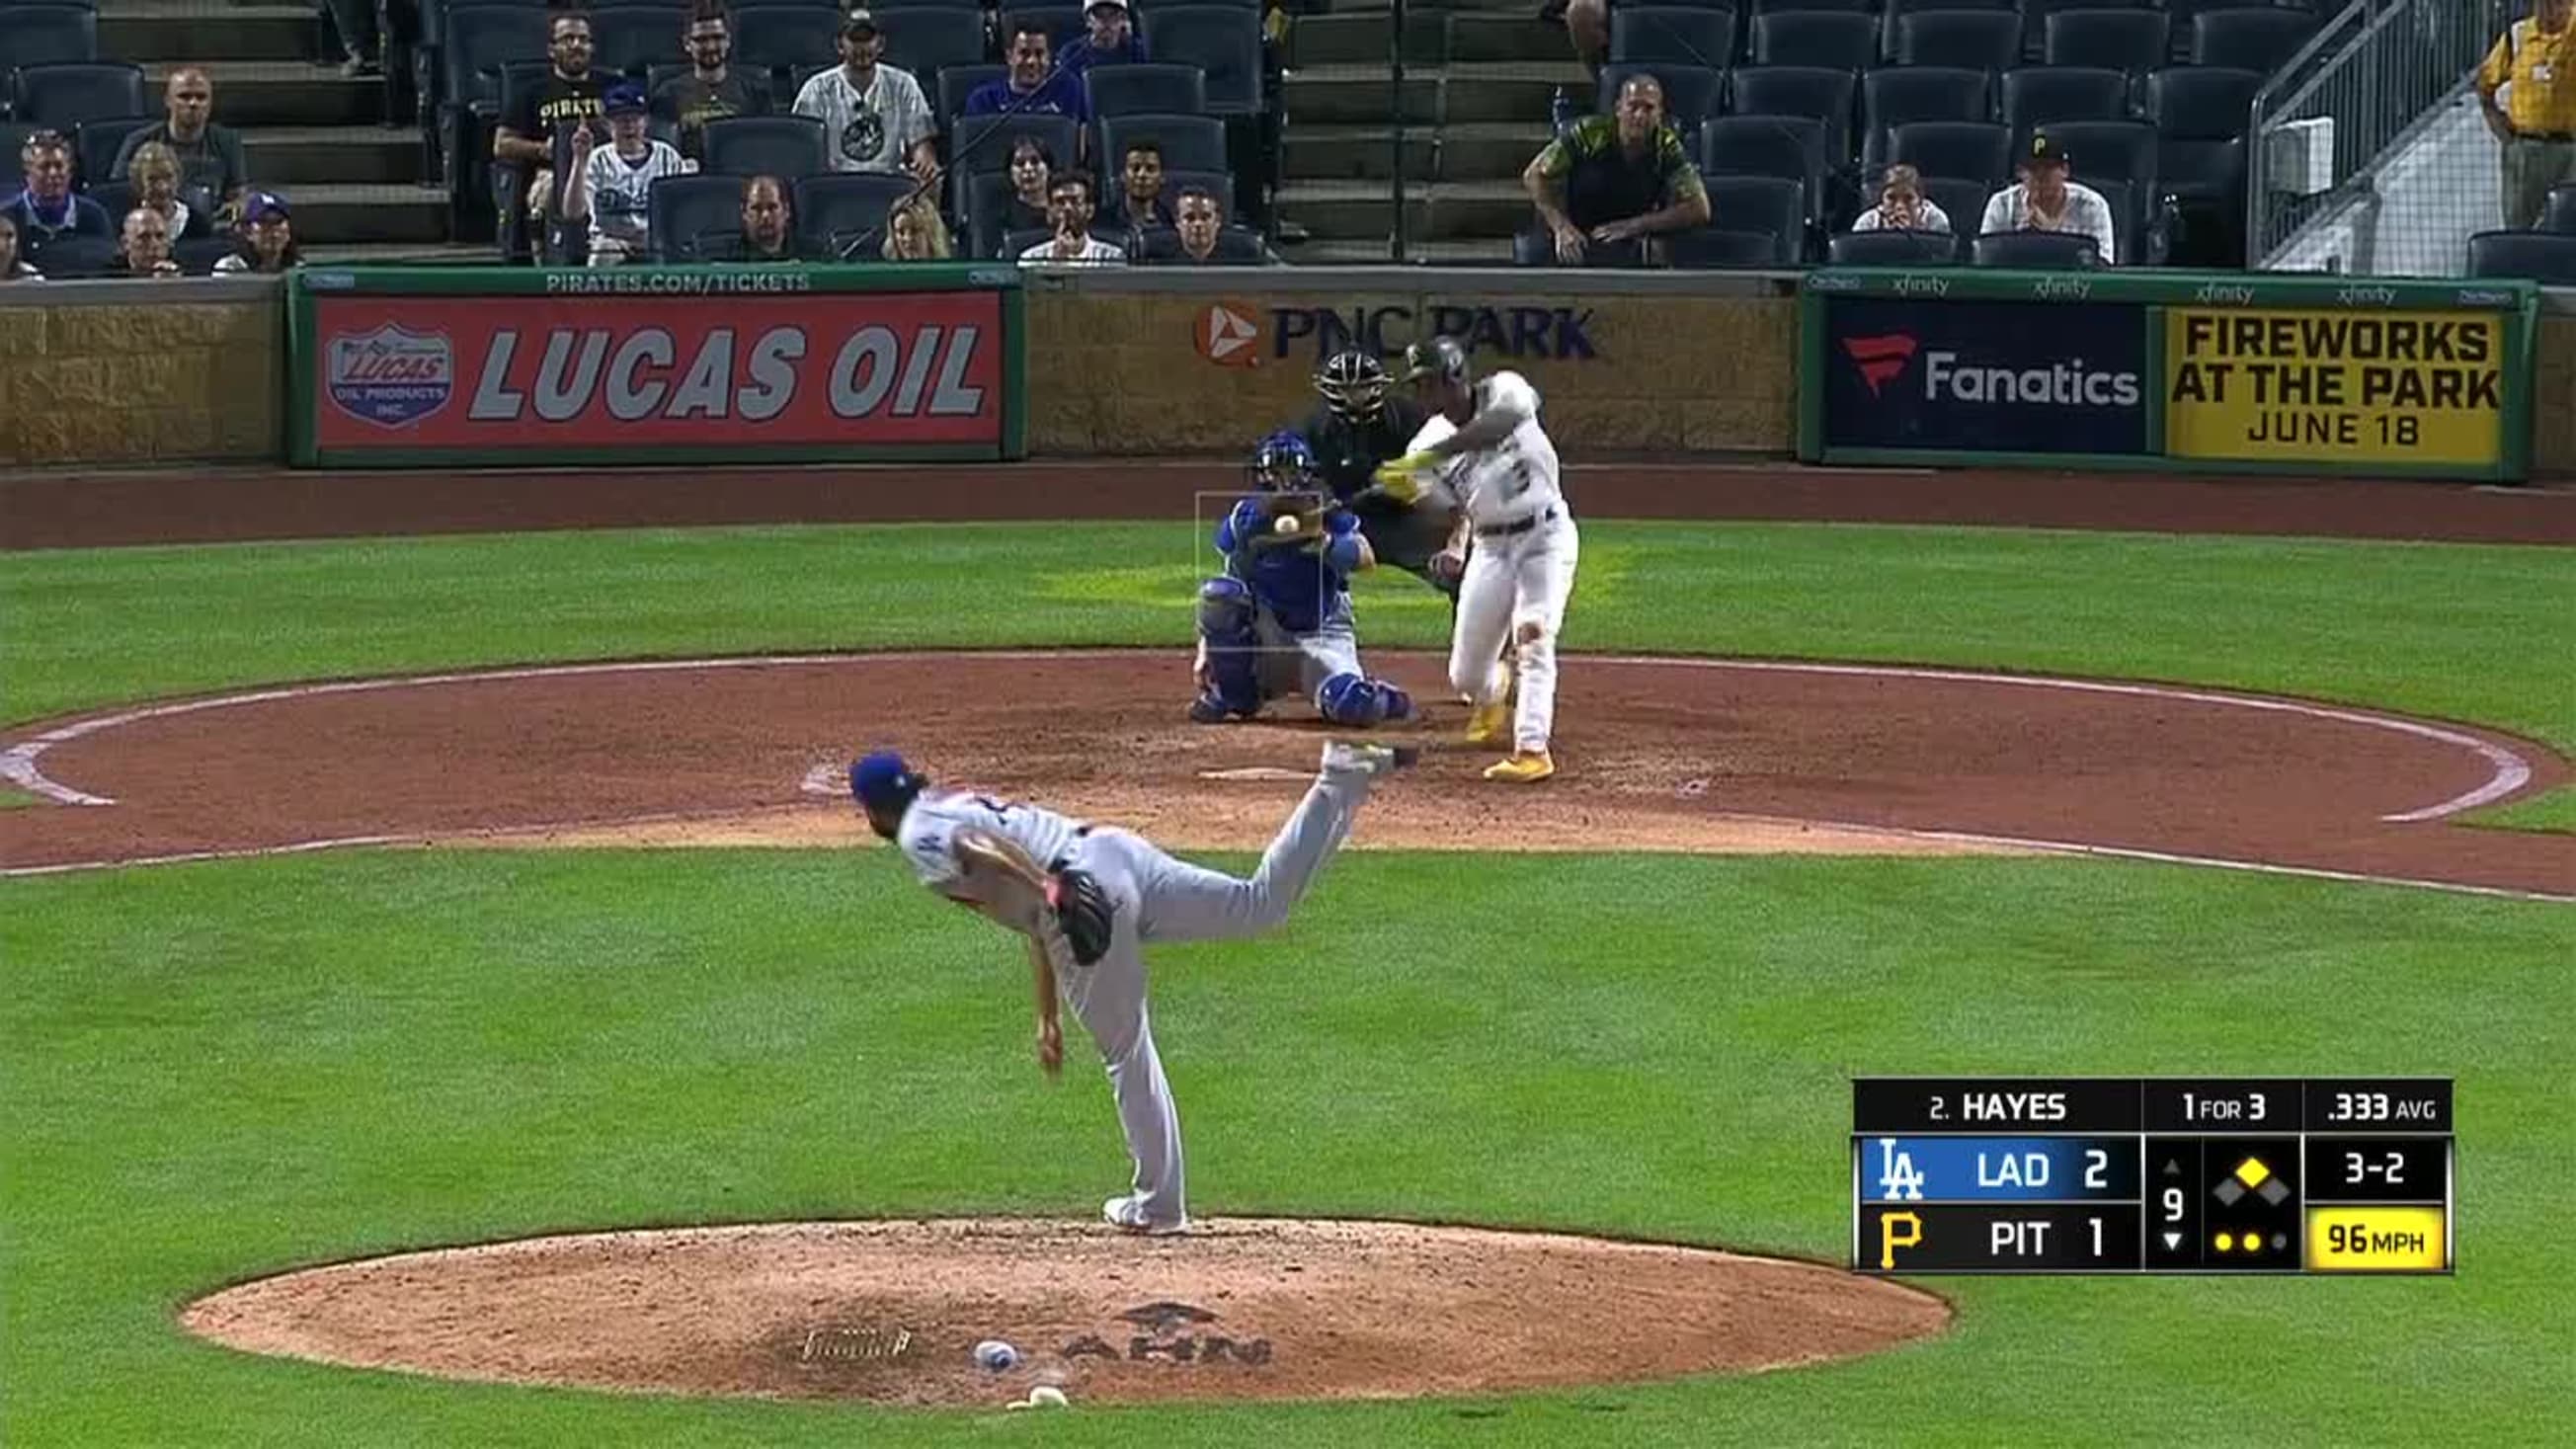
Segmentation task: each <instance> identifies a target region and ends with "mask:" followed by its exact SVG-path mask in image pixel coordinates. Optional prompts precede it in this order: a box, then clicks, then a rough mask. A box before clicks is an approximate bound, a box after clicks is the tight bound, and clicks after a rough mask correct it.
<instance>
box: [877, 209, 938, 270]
mask: <svg viewBox="0 0 2576 1449" xmlns="http://www.w3.org/2000/svg"><path fill="white" fill-rule="evenodd" d="M878 250H879V251H880V252H881V253H882V254H883V255H884V257H885V259H886V260H887V261H890V262H944V261H946V260H948V259H949V257H951V256H953V255H954V254H955V248H954V247H953V246H952V245H951V243H950V241H949V239H948V223H947V222H946V221H944V220H942V219H941V218H940V215H939V207H938V206H937V205H936V204H935V203H933V202H932V201H931V199H930V196H929V194H928V193H927V192H915V193H913V194H912V195H911V196H908V197H906V198H904V199H903V200H902V201H899V202H896V203H895V204H894V205H893V206H891V207H888V208H887V209H886V221H885V243H884V245H883V246H881V247H880V248H879V249H878Z"/></svg>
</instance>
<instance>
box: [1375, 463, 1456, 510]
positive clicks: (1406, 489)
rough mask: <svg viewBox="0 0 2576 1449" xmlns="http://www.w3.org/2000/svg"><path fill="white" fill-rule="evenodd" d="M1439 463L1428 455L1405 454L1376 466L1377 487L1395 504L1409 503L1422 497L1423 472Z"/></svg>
mask: <svg viewBox="0 0 2576 1449" xmlns="http://www.w3.org/2000/svg"><path fill="white" fill-rule="evenodd" d="M1439 461H1440V460H1439V459H1437V458H1435V457H1433V456H1432V455H1430V454H1429V453H1407V454H1405V455H1404V456H1403V457H1401V458H1398V459H1396V460H1395V461H1394V462H1392V463H1383V464H1380V465H1379V466H1378V470H1377V474H1376V477H1377V486H1378V487H1379V488H1380V489H1382V490H1384V491H1385V493H1386V496H1387V497H1389V498H1392V499H1394V500H1395V501H1396V502H1398V503H1411V502H1413V501H1414V500H1416V499H1418V498H1420V497H1421V496H1422V473H1423V470H1424V469H1427V468H1429V467H1431V466H1432V465H1433V464H1435V463H1438V462H1439Z"/></svg>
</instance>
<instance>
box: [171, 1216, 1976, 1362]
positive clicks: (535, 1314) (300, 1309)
mask: <svg viewBox="0 0 2576 1449" xmlns="http://www.w3.org/2000/svg"><path fill="white" fill-rule="evenodd" d="M183 1321H184V1322H185V1324H186V1326H187V1327H188V1328H189V1330H190V1331H192V1332H195V1333H199V1334H202V1335H204V1336H206V1337H208V1338H211V1339H214V1340H215V1341H217V1342H219V1343H224V1344H228V1345H230V1346H232V1347H235V1348H240V1349H245V1350H249V1351H251V1352H254V1353H274V1354H288V1355H292V1356H295V1357H299V1358H308V1359H318V1360H321V1361H323V1362H326V1363H336V1364H346V1365H350V1366H353V1367H364V1368H383V1369H403V1370H410V1371H412V1372H416V1373H425V1374H435V1375H440V1376H444V1377H449V1378H461V1379H481V1380H496V1381H504V1382H513V1383H542V1384H559V1385H575V1386H583V1387H592V1388H608V1389H629V1390H656V1391H662V1392H669V1393H684V1394H749V1395H782V1396H792V1397H799V1398H853V1399H871V1400H875V1401H878V1402H882V1403H889V1404H911V1405H952V1406H953V1405H966V1406H983V1407H987V1408H998V1407H1001V1406H1002V1405H1004V1404H1006V1403H1008V1402H1009V1401H1011V1400H1014V1399H1021V1398H1025V1397H1027V1393H1028V1390H1029V1389H1030V1388H1031V1387H1032V1386H1035V1385H1038V1384H1054V1385H1059V1386H1061V1387H1062V1388H1063V1389H1064V1391H1065V1393H1066V1395H1067V1396H1068V1397H1069V1398H1071V1399H1072V1400H1073V1401H1074V1402H1075V1403H1076V1404H1077V1405H1078V1404H1081V1403H1084V1402H1129V1401H1136V1400H1168V1399H1233V1398H1246V1399H1300V1398H1393V1397H1405V1396H1411V1395H1418V1394H1469V1393H1494V1392H1502V1391H1509V1390H1518V1389H1541V1388H1562V1387H1568V1386H1572V1385H1579V1384H1599V1383H1621V1382H1636V1381H1640V1380H1647V1379H1663V1378H1674V1377H1679V1376H1682V1375H1685V1374H1703V1373H1751V1372H1758V1371H1761V1370H1765V1369H1775V1368H1786V1367H1791V1366H1794V1365H1799V1364H1810V1363H1818V1362H1822V1361H1825V1360H1828V1359H1836V1358H1843V1357H1848V1356H1851V1355H1854V1354H1863V1353H1869V1352H1872V1351H1875V1350H1878V1349H1883V1348H1888V1347H1892V1346H1894V1345H1896V1344H1900V1343H1903V1342H1905V1341H1907V1340H1909V1339H1914V1338H1920V1337H1924V1336H1926V1335H1929V1334H1932V1333H1936V1332H1939V1331H1940V1330H1941V1328H1942V1327H1943V1326H1944V1325H1945V1324H1946V1323H1947V1322H1948V1321H1949V1309H1948V1307H1947V1305H1945V1304H1944V1303H1942V1301H1941V1300H1939V1299H1937V1298H1934V1297H1932V1296H1931V1295H1929V1294H1926V1293H1922V1292H1919V1291H1917V1290H1915V1289H1911V1288H1907V1287H1904V1286H1901V1285H1898V1284H1894V1283H1887V1282H1881V1281H1877V1280H1873V1279H1866V1278H1860V1277H1856V1276H1853V1275H1851V1274H1848V1273H1844V1272H1840V1271H1838V1270H1835V1269H1832V1268H1826V1267H1821V1266H1818V1265H1816V1264H1812V1263H1796V1262H1786V1261H1782V1260H1779V1259H1773V1258H1752V1257H1743V1256H1739V1255H1737V1254H1733V1253H1720V1252H1713V1251H1709V1250H1707V1249H1700V1248H1683V1247H1672V1246H1666V1245H1661V1244H1648V1243H1618V1242H1606V1241H1602V1240H1600V1239H1595V1238H1580V1237H1566V1236H1557V1235H1552V1234H1544V1233H1507V1232H1487V1231H1483V1230H1479V1229H1473V1228H1440V1227H1417V1226H1412V1225H1409V1224H1402V1223H1368V1222H1326V1221H1295V1220H1285V1219H1239V1220H1228V1219H1212V1220H1206V1221H1203V1222H1201V1223H1200V1224H1199V1225H1198V1226H1197V1229H1196V1231H1194V1232H1193V1233H1191V1234H1190V1235H1189V1236H1186V1237H1178V1238H1137V1237H1131V1236H1128V1235H1126V1234H1123V1233H1120V1232H1118V1231H1116V1230H1115V1229H1112V1228H1108V1227H1105V1226H1099V1225H1082V1226H1077V1225H1073V1224H1067V1223H1051V1222H1036V1221H1029V1220H1025V1219H990V1220H975V1219H961V1220H951V1221H940V1222H868V1223H783V1224H768V1225H756V1226H744V1227H721V1228H691V1229H678V1230H673V1231H665V1232H621V1233H598V1234H587V1235H582V1236H578V1237H556V1238H534V1239H529V1240H526V1241H523V1242H514V1243H497V1244H491V1245H488V1246H483V1247H472V1248H459V1249H451V1250H446V1251H441V1252H432V1253H409V1254H404V1255H402V1256H399V1257H391V1258H376V1259H370V1260H367V1261H363V1262H356V1263H343V1264H338V1265H335V1266H332V1267H326V1268H315V1269H310V1270H307V1271H304V1272H298V1273H289V1274H285V1275H283V1276H281V1277H276V1278H267V1279H262V1280H260V1281H258V1282H254V1283H245V1284H242V1285H240V1286H238V1287H234V1288H229V1289H226V1290H224V1291H223V1292H220V1293H217V1294H214V1295H212V1296H211V1297H207V1298H203V1299H200V1300H198V1301H197V1302H195V1303H193V1304H190V1305H189V1306H188V1308H187V1309H186V1311H185V1313H184V1315H183ZM983 1339H1001V1340H1004V1341H1006V1342H1008V1343H1010V1344H1012V1345H1013V1346H1015V1347H1016V1348H1017V1349H1018V1350H1019V1352H1020V1354H1021V1362H1020V1364H1019V1366H1018V1367H1016V1368H1013V1369H1010V1370H1007V1371H1004V1372H999V1373H995V1372H988V1371H986V1370H984V1369H982V1368H979V1367H977V1365H976V1363H975V1361H974V1355H973V1350H974V1346H975V1344H976V1343H977V1342H978V1341H980V1340H983Z"/></svg>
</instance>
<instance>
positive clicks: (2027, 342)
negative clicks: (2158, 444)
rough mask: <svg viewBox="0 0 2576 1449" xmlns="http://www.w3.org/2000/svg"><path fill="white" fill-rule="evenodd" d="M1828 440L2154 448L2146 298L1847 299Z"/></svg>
mask: <svg viewBox="0 0 2576 1449" xmlns="http://www.w3.org/2000/svg"><path fill="white" fill-rule="evenodd" d="M1825 317H1826V338H1825V347H1826V353H1827V363H1826V367H1825V386H1824V438H1825V446H1826V447H1827V448H1829V449H1832V448H1946V449H1956V450H1958V451H1961V452H1978V453H2122V454H2126V453H2145V452H2148V451H2149V450H2150V448H2149V440H2148V438H2147V387H2146V381H2145V373H2146V365H2147V358H2146V331H2145V328H2144V327H2143V326H2142V325H2140V318H2139V312H2138V309H2137V308H2135V307H2125V306H2114V305H2094V304H2089V303H2062V302H2056V303H2035V302H1920V301H1913V300H1906V299H1887V298H1859V297H1853V298H1840V297H1837V298H1834V299H1832V300H1831V301H1830V302H1829V303H1828V304H1827V306H1826V311H1825Z"/></svg>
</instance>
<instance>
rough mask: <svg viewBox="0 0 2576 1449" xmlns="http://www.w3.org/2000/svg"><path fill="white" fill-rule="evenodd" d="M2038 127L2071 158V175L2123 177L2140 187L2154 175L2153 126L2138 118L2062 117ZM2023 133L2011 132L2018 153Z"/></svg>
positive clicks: (2090, 178)
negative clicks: (2091, 118) (2082, 119)
mask: <svg viewBox="0 0 2576 1449" xmlns="http://www.w3.org/2000/svg"><path fill="white" fill-rule="evenodd" d="M2040 129H2042V130H2044V131H2046V132H2047V133H2048V138H2049V139H2050V140H2052V141H2054V142H2056V143H2057V144H2058V145H2059V146H2062V147H2064V148H2065V150H2066V154H2067V155H2068V156H2069V157H2070V158H2072V159H2073V161H2074V172H2075V179H2077V180H2078V181H2085V182H2091V181H2095V180H2104V181H2126V182H2129V183H2131V184H2133V185H2137V186H2140V187H2144V186H2147V185H2149V184H2151V183H2153V182H2154V180H2155V177H2156V128H2155V127H2153V126H2150V125H2147V124H2146V123H2144V122H2142V121H2065V122H2060V123H2057V124H2054V125H2049V126H2044V127H2041V128H2040ZM2023 134H2024V133H2022V132H2015V133H2014V137H2013V140H2014V151H2013V154H2014V155H2016V156H2017V155H2020V154H2021V151H2020V146H2021V140H2022V136H2023Z"/></svg>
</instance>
